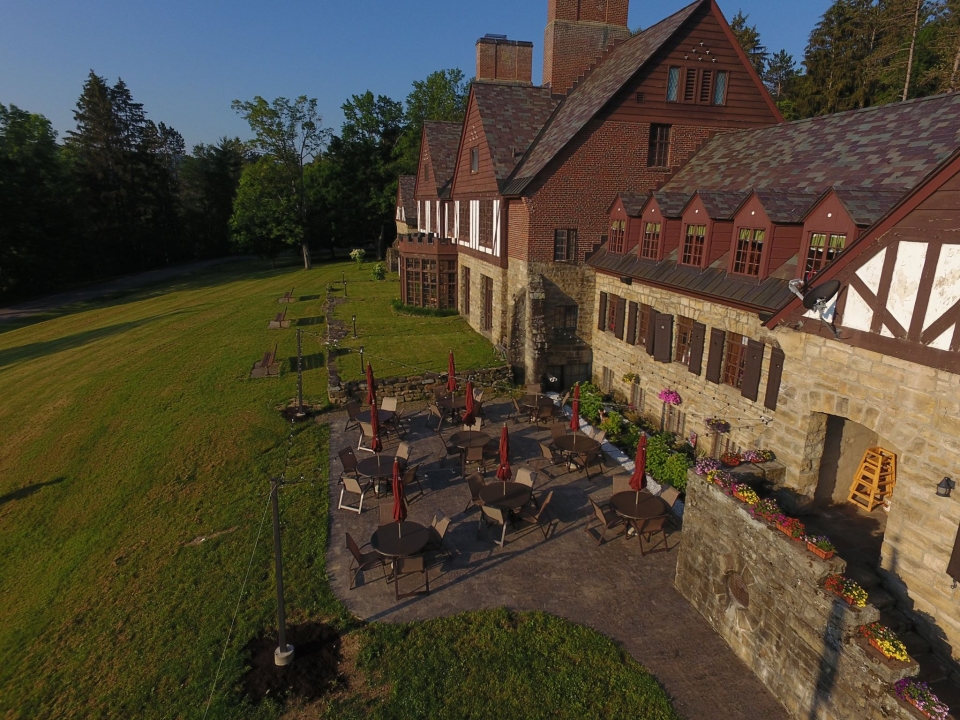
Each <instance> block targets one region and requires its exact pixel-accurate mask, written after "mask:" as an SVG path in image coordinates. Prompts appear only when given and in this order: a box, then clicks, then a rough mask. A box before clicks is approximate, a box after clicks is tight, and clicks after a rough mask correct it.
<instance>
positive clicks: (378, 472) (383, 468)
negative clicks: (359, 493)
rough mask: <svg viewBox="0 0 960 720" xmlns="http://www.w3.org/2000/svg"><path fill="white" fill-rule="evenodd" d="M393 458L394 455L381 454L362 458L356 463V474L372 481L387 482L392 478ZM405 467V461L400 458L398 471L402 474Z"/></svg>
mask: <svg viewBox="0 0 960 720" xmlns="http://www.w3.org/2000/svg"><path fill="white" fill-rule="evenodd" d="M395 458H396V456H395V455H386V454H383V453H381V454H380V455H374V456H373V457H368V458H364V459H363V460H361V461H360V462H358V463H357V472H358V473H360V474H361V475H363V476H364V477H368V478H372V479H374V480H388V479H390V478H392V477H393V461H394V459H395ZM406 467H407V462H406V460H404V459H403V458H400V471H401V472H403V470H404V469H406Z"/></svg>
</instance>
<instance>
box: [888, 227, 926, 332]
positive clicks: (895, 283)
mask: <svg viewBox="0 0 960 720" xmlns="http://www.w3.org/2000/svg"><path fill="white" fill-rule="evenodd" d="M926 259H927V244H926V243H916V242H902V243H900V249H899V251H898V252H897V264H896V265H895V266H894V268H893V279H892V280H891V282H890V295H889V297H888V298H887V309H888V310H889V311H890V314H891V315H893V317H894V318H896V320H897V322H899V323H900V324H901V325H903V327H904V328H909V327H910V320H911V319H912V318H913V311H914V309H915V308H916V306H917V291H918V290H919V288H920V276H921V275H922V274H923V263H924V261H925V260H926Z"/></svg>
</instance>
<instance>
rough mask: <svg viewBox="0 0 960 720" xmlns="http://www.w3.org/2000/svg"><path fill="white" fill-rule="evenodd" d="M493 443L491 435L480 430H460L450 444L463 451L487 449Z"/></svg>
mask: <svg viewBox="0 0 960 720" xmlns="http://www.w3.org/2000/svg"><path fill="white" fill-rule="evenodd" d="M492 441H493V439H492V438H491V437H490V436H489V435H487V434H486V433H485V432H480V431H479V430H460V431H459V432H455V433H454V434H453V435H451V436H450V444H451V445H453V446H454V447H458V448H461V449H463V450H466V449H468V448H478V447H485V446H487V445H489V444H490V443H491V442H492Z"/></svg>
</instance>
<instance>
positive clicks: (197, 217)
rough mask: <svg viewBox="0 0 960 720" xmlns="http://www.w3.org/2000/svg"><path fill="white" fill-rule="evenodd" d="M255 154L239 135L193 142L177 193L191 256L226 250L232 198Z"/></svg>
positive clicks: (231, 212) (228, 238)
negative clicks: (210, 142) (246, 166)
mask: <svg viewBox="0 0 960 720" xmlns="http://www.w3.org/2000/svg"><path fill="white" fill-rule="evenodd" d="M255 159H256V157H255V155H254V154H253V153H252V152H251V151H250V150H249V149H248V148H247V146H246V145H245V144H244V143H243V142H242V141H241V140H240V138H226V137H224V138H221V139H220V141H219V142H218V143H217V144H216V145H203V144H200V145H197V146H196V147H194V148H193V153H192V154H191V155H190V156H188V157H185V158H184V159H183V162H182V164H181V168H180V176H179V177H180V195H181V198H182V202H183V212H184V222H185V224H186V228H187V236H188V238H189V241H190V251H191V254H192V256H193V257H215V256H217V255H222V254H225V253H228V252H229V251H230V249H231V245H230V218H231V216H232V214H233V201H234V198H235V197H236V195H237V188H238V187H239V185H240V176H241V173H242V172H243V168H244V166H245V165H247V164H249V163H250V162H253V161H254V160H255Z"/></svg>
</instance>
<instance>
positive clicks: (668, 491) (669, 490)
mask: <svg viewBox="0 0 960 720" xmlns="http://www.w3.org/2000/svg"><path fill="white" fill-rule="evenodd" d="M660 499H661V500H663V501H664V502H665V503H667V506H668V507H669V508H670V511H671V512H670V514H669V515H667V522H668V523H670V524H671V525H673V526H674V527H675V528H677V529H678V530H679V529H680V526H679V525H678V524H677V516H676V515H674V514H673V506H674V505H676V504H677V500H679V499H680V491H679V490H677V489H676V488H675V487H673V486H672V485H664V486H663V489H661V490H660Z"/></svg>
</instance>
